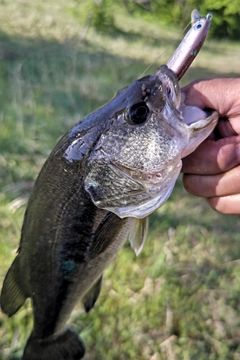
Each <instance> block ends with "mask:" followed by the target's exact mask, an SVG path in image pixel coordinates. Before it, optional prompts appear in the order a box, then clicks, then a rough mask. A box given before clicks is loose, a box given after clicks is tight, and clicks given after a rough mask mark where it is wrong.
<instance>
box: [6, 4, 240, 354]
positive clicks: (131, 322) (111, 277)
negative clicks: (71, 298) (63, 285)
mask: <svg viewBox="0 0 240 360" xmlns="http://www.w3.org/2000/svg"><path fill="white" fill-rule="evenodd" d="M85 5H86V2H81V5H78V4H77V2H75V1H74V0H70V1H68V2H67V3H66V2H64V1H63V0H58V2H56V1H53V0H49V1H48V2H41V1H39V0H36V1H34V2H32V1H30V0H16V1H14V2H8V1H1V2H0V92H1V96H0V129H1V131H0V263H1V267H0V280H1V281H0V282H2V280H3V277H4V275H5V273H6V271H7V269H8V267H9V265H10V263H11V261H12V260H13V258H14V256H15V252H16V249H17V247H18V243H19V238H20V231H21V224H22V219H23V215H24V211H25V208H26V204H27V199H28V196H29V193H30V191H31V189H32V186H33V183H34V180H35V178H36V176H37V174H38V172H39V170H40V168H41V166H42V164H43V162H44V161H45V159H46V157H47V156H48V154H49V153H50V151H51V149H52V148H53V146H54V144H55V143H56V142H57V139H58V138H59V137H60V136H61V135H62V134H63V133H64V132H66V131H67V130H68V128H69V127H70V126H71V125H72V124H74V123H75V122H77V121H78V120H79V119H80V118H82V117H84V116H85V115H86V114H88V113H89V112H91V111H93V110H94V109H96V108H97V107H99V106H100V105H102V104H103V103H104V102H106V101H107V100H109V99H110V98H111V97H112V96H113V94H114V93H115V92H116V91H117V90H118V89H120V88H122V87H124V86H126V85H128V84H129V83H131V82H132V81H133V80H135V79H136V78H138V77H140V76H141V75H142V74H143V73H144V72H145V70H146V68H147V67H148V66H150V65H151V64H152V63H153V62H154V61H155V60H156V59H157V60H156V61H155V63H154V65H152V66H151V67H150V69H149V70H148V73H153V72H154V71H155V69H156V67H157V66H159V65H160V64H162V63H166V62H167V60H168V58H169V57H170V56H171V54H172V52H173V51H174V48H175V47H176V44H177V43H178V41H179V40H180V39H181V38H182V35H179V29H170V28H166V27H164V26H163V25H161V23H160V24H154V23H149V22H147V21H146V20H143V19H139V18H137V17H130V16H129V15H128V14H125V13H124V11H117V12H116V16H115V17H116V25H117V28H118V30H116V32H113V33H110V34H108V35H102V34H99V33H96V32H95V30H94V29H93V28H91V27H90V28H87V25H86V23H85V22H83V21H82V19H83V15H82V9H84V6H85ZM239 56H240V49H239V44H236V43H231V42H223V41H220V42H219V41H218V42H215V41H214V40H212V39H208V40H207V43H206V44H205V46H204V48H203V49H202V50H201V53H200V54H199V56H198V58H197V59H196V60H195V62H194V64H193V65H192V67H191V69H190V70H189V71H188V73H187V74H186V76H185V77H184V78H183V81H182V85H184V84H186V83H188V82H189V81H191V80H194V79H196V78H199V77H207V78H209V77H216V76H238V75H239V73H238V72H237V71H238V68H239V67H238V61H239V60H238V59H239ZM226 64H227V65H226ZM239 259H240V247H239V218H237V217H233V216H223V215H220V214H217V213H216V212H214V211H212V210H211V209H210V208H209V207H208V206H207V204H206V203H205V202H204V200H202V199H199V198H194V197H191V196H190V195H188V194H186V192H185V191H184V189H183V188H182V185H181V180H180V179H179V181H178V183H177V185H176V187H175V190H174V192H173V194H172V196H171V198H170V200H169V201H168V202H167V203H166V204H165V205H164V206H163V207H162V208H161V209H159V210H158V211H156V212H155V213H154V214H152V215H151V217H150V231H149V236H148V239H147V243H146V245H145V247H144V250H143V251H142V253H141V255H140V256H139V257H138V258H136V257H135V255H134V253H133V252H132V250H131V249H130V247H129V245H128V244H127V245H126V246H125V247H124V248H123V249H122V250H121V251H120V253H119V256H118V259H117V260H116V261H114V262H113V263H112V264H111V265H110V266H109V268H108V269H107V271H106V273H105V278H104V284H103V289H102V292H101V295H100V298H99V300H98V302H97V304H96V306H95V308H94V309H93V310H92V311H91V312H90V314H88V315H85V314H84V312H83V310H82V307H81V306H80V305H79V306H78V307H76V309H75V310H74V312H73V314H72V316H71V319H70V324H71V326H72V327H73V328H74V329H75V330H76V331H78V332H80V333H81V336H82V338H83V340H84V341H85V343H86V347H87V355H86V359H88V360H93V359H98V360H102V359H107V360H127V359H139V360H149V359H150V360H160V359H161V360H162V359H163V360H164V359H168V360H178V359H180V360H181V359H182V360H188V359H189V360H195V359H196V360H205V359H206V360H207V359H210V360H215V359H220V360H221V359H222V360H230V359H233V360H237V359H240V318H239V310H240V309H239V307H240V305H239V295H240V282H239V275H240V260H239ZM31 324H32V320H31V308H30V304H29V302H27V303H26V305H25V306H24V307H23V308H22V309H20V310H19V312H18V313H17V314H16V315H15V316H14V317H13V318H12V319H8V318H7V317H6V316H5V315H4V314H2V313H0V359H1V360H6V359H8V360H19V359H20V357H21V354H22V350H23V347H24V344H25V342H26V339H27V337H28V335H29V333H30V330H31Z"/></svg>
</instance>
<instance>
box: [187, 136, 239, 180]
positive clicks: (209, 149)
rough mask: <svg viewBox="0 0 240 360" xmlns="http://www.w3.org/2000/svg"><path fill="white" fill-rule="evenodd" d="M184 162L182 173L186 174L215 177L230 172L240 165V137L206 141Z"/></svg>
mask: <svg viewBox="0 0 240 360" xmlns="http://www.w3.org/2000/svg"><path fill="white" fill-rule="evenodd" d="M182 162H183V167H182V170H181V171H182V172H184V173H186V174H196V175H197V174H200V175H215V174H219V173H222V172H225V171H228V170H230V169H232V168H233V167H235V166H237V165H239V163H240V136H231V137H227V138H223V139H219V140H217V141H213V140H205V141H204V142H203V143H202V144H200V145H199V147H198V148H197V149H196V150H195V151H194V152H193V153H192V154H190V155H188V156H187V157H185V158H184V159H182Z"/></svg>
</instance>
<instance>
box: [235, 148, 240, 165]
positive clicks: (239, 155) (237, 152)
mask: <svg viewBox="0 0 240 360" xmlns="http://www.w3.org/2000/svg"><path fill="white" fill-rule="evenodd" d="M236 154H237V158H238V161H239V162H240V144H237V145H236Z"/></svg>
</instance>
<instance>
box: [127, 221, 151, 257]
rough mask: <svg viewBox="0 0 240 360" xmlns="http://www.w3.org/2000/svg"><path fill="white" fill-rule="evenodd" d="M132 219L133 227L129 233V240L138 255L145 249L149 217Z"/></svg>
mask: <svg viewBox="0 0 240 360" xmlns="http://www.w3.org/2000/svg"><path fill="white" fill-rule="evenodd" d="M131 220H132V228H131V231H130V234H129V237H128V239H129V242H130V245H131V247H132V248H133V250H134V251H135V254H136V255H137V256H138V255H139V254H140V252H141V251H142V249H143V246H144V244H145V241H146V237H147V232H148V217H145V218H143V219H135V218H131Z"/></svg>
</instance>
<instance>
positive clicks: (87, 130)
mask: <svg viewBox="0 0 240 360" xmlns="http://www.w3.org/2000/svg"><path fill="white" fill-rule="evenodd" d="M183 108H184V113H183ZM186 108H187V107H186V106H185V105H184V104H183V103H182V99H181V92H180V88H179V84H178V80H177V76H176V75H175V73H174V72H173V71H171V70H170V69H169V68H168V67H167V66H166V65H165V66H162V67H161V68H160V69H159V70H158V71H157V72H156V74H155V75H153V76H150V75H149V76H145V77H143V78H141V79H139V80H137V81H135V82H133V83H132V84H131V85H130V86H129V87H127V88H125V89H123V90H121V91H119V92H118V93H117V94H116V96H115V97H114V98H113V99H112V100H110V101H109V102H108V103H107V104H106V105H105V106H103V107H101V108H100V109H98V110H96V111H95V112H93V113H92V114H90V115H88V116H87V117H85V118H84V119H83V120H81V121H80V122H79V123H77V124H76V125H75V126H73V127H72V128H71V129H70V130H69V131H68V132H67V134H66V135H64V136H63V138H62V139H61V140H60V141H59V142H58V144H57V145H56V147H55V148H54V149H53V151H52V153H51V154H50V156H49V158H48V159H47V161H46V162H45V164H44V166H43V168H42V170H41V172H40V174H39V176H38V178H37V180H36V183H35V186H34V189H33V192H32V194H31V196H30V199H29V203H28V206H27V210H26V213H25V217H24V222H23V227H22V234H21V241H20V246H19V249H18V254H17V256H16V258H15V260H14V261H13V264H12V265H11V267H10V269H9V271H8V273H7V275H6V277H5V280H4V284H3V288H2V293H1V308H2V310H3V312H4V313H6V314H7V315H8V316H12V315H14V314H15V313H16V311H17V310H18V309H19V308H20V307H21V306H22V305H23V303H24V302H25V300H26V298H28V297H30V298H31V299H32V306H33V317H34V325H33V330H32V333H31V335H30V337H29V339H28V342H27V344H26V347H25V350H24V354H23V358H22V359H23V360H64V359H65V360H74V359H75V360H76V359H81V358H82V357H83V356H84V352H85V349H84V344H83V342H82V341H81V339H80V338H79V337H78V335H77V334H75V333H74V332H73V331H71V330H70V329H67V328H66V322H67V320H68V318H69V315H70V314H71V312H72V310H73V308H74V306H75V304H76V302H77V301H78V300H79V299H81V300H82V302H83V305H84V307H85V310H86V311H87V312H88V311H90V310H91V308H92V307H93V306H94V304H95V302H96V300H97V298H98V295H99V293H100V289H101V282H102V274H103V271H104V269H105V268H106V267H107V266H108V264H109V263H110V262H111V261H112V260H113V259H114V258H115V257H116V255H117V253H118V251H119V249H120V248H121V247H122V246H123V244H124V243H125V241H126V240H127V239H129V241H130V244H131V246H132V247H133V249H134V250H135V252H136V254H138V253H139V252H140V251H141V249H142V247H143V245H144V241H145V239H146V233H147V216H148V215H149V214H150V213H152V212H153V211H154V210H156V209H157V208H159V207H160V206H161V205H163V204H164V202H165V201H166V200H167V198H168V197H169V195H170V194H171V191H172V189H173V187H174V184H175V181H176V179H177V177H178V175H179V172H180V170H181V164H182V162H181V159H182V158H183V157H185V156H187V155H188V154H189V153H191V152H192V151H194V150H195V148H196V147H197V146H198V145H199V144H200V143H201V142H202V141H203V140H204V139H205V138H206V137H207V136H208V135H209V134H210V133H211V132H212V130H213V128H214V126H215V125H216V122H217V119H218V115H217V113H216V112H215V111H210V110H209V111H208V112H205V113H203V112H201V118H200V119H199V116H198V115H197V116H196V115H195V111H193V112H192V113H191V120H190V121H187V122H186V121H185V118H184V115H183V114H185V113H186Z"/></svg>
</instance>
